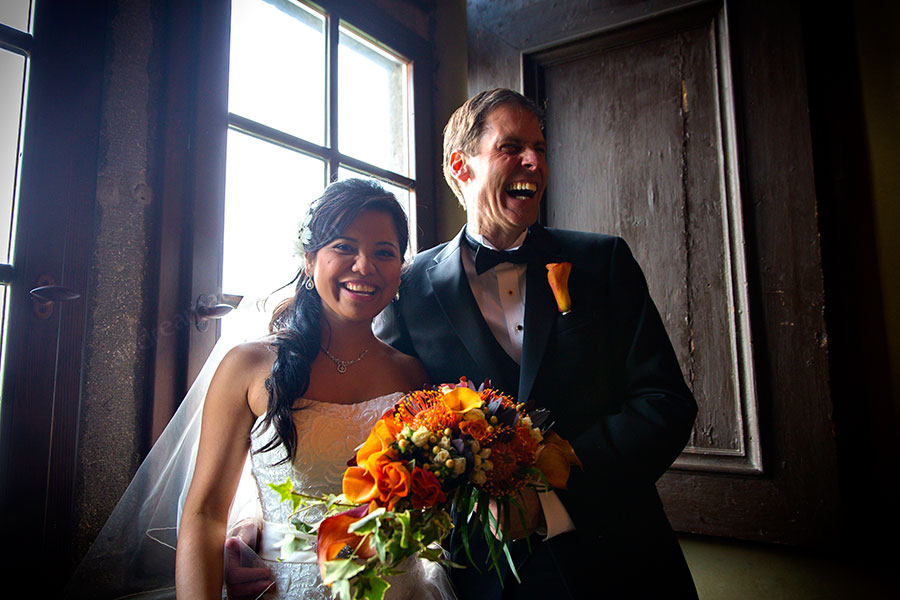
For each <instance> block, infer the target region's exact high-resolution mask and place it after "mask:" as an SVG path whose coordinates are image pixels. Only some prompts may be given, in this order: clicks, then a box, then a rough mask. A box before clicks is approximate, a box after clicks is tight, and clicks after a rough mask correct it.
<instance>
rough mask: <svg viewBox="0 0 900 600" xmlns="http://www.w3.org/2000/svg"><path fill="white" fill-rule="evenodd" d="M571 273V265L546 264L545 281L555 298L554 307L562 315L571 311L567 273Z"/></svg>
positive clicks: (564, 263)
mask: <svg viewBox="0 0 900 600" xmlns="http://www.w3.org/2000/svg"><path fill="white" fill-rule="evenodd" d="M571 272H572V263H567V262H563V263H549V264H547V281H549V282H550V289H552V290H553V297H554V298H556V306H557V307H558V308H559V312H561V313H562V314H564V315H565V314H568V313H570V312H571V311H572V299H571V298H570V297H569V273H571Z"/></svg>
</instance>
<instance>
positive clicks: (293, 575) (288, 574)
mask: <svg viewBox="0 0 900 600" xmlns="http://www.w3.org/2000/svg"><path fill="white" fill-rule="evenodd" d="M402 395H403V394H402V393H401V392H397V393H395V394H390V395H388V396H381V397H379V398H373V399H372V400H368V401H366V402H360V403H358V404H333V403H328V402H316V401H313V400H301V401H300V404H299V406H300V409H301V410H300V411H299V412H298V413H297V415H296V422H297V453H296V457H295V459H294V464H293V466H292V465H290V464H288V463H287V462H284V463H282V464H280V465H274V463H276V462H278V461H279V460H281V459H282V458H283V457H284V450H283V447H282V448H279V449H277V450H273V451H271V452H266V453H252V454H251V467H252V473H253V478H254V479H255V481H256V485H257V489H258V493H259V498H260V500H261V504H262V511H263V518H264V520H265V523H264V526H263V536H262V542H261V544H260V556H261V557H262V558H263V559H264V561H265V562H266V565H265V566H267V567H268V568H269V569H271V571H272V574H273V575H274V578H275V582H276V583H275V586H276V589H275V592H274V593H269V594H266V595H265V596H264V598H266V599H267V600H268V599H270V598H285V599H287V598H291V599H294V598H304V599H310V600H326V599H329V598H331V594H330V593H329V589H328V587H326V586H325V585H323V584H322V580H321V578H320V576H319V566H318V565H317V564H316V562H315V556H314V555H312V556H310V557H309V559H308V560H307V561H306V562H298V563H288V562H277V557H278V556H279V553H280V550H279V548H278V547H277V546H276V545H275V544H276V543H277V542H279V541H281V539H282V536H283V534H284V527H285V524H286V523H287V520H288V517H289V516H290V513H291V505H290V503H289V502H282V501H281V499H280V497H279V495H278V494H277V493H276V492H275V491H274V490H272V489H271V488H270V487H269V486H268V484H269V483H283V482H284V481H285V479H287V478H288V477H290V478H291V481H292V482H293V483H294V489H295V490H297V491H300V492H302V493H305V494H310V495H323V494H329V493H332V494H333V493H338V492H339V491H340V489H341V480H342V478H343V475H344V471H345V470H346V469H347V460H348V459H349V458H350V457H352V456H353V454H354V452H355V450H356V448H357V447H358V446H359V445H360V444H361V443H362V442H363V440H365V439H366V437H367V436H368V435H369V431H370V430H371V429H372V426H373V425H374V424H375V422H376V421H377V420H378V419H379V418H380V417H381V416H382V415H383V414H384V413H385V411H387V410H388V409H389V408H390V407H391V406H393V405H394V403H395V402H396V401H397V400H399V399H400V398H401V397H402ZM271 436H272V431H271V429H270V430H268V431H263V432H259V431H256V430H254V435H253V436H252V437H251V448H252V449H253V450H256V449H258V448H260V447H262V446H263V445H265V443H266V442H268V441H269V439H271ZM316 508H319V507H316ZM320 515H321V512H316V511H310V512H308V513H304V516H303V520H304V521H305V522H308V523H315V522H317V521H318V520H319V518H320ZM403 568H404V571H405V572H404V573H402V574H400V575H396V576H394V577H392V578H391V579H390V580H389V582H390V586H391V587H390V588H388V591H387V594H386V598H387V599H388V600H413V599H416V600H418V599H419V598H422V599H435V600H437V599H440V598H452V592H451V591H450V584H449V581H448V578H447V576H446V574H445V573H444V572H443V570H442V569H441V567H440V566H439V565H437V564H435V563H431V562H429V561H424V560H407V561H406V562H405V563H404V564H403Z"/></svg>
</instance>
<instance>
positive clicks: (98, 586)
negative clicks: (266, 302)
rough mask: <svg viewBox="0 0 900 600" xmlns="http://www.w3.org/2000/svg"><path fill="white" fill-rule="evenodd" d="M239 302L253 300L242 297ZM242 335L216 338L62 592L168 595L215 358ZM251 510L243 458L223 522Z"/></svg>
mask: <svg viewBox="0 0 900 600" xmlns="http://www.w3.org/2000/svg"><path fill="white" fill-rule="evenodd" d="M246 304H250V305H251V306H252V305H253V303H252V302H246V301H245V302H243V303H242V305H246ZM252 312H255V311H254V309H253V308H243V306H242V308H241V309H239V310H235V311H233V313H232V314H233V315H234V316H235V317H238V318H240V317H242V316H243V317H244V318H247V317H249V318H253V317H254V315H248V314H247V313H252ZM235 313H244V314H243V315H240V316H239V314H235ZM231 318H232V317H231V316H229V319H231ZM256 318H257V319H258V317H256ZM228 329H232V328H228ZM263 332H264V330H260V333H263ZM257 337H259V336H257ZM241 341H243V337H241V336H240V334H231V335H230V336H227V337H226V336H223V337H222V338H220V339H219V341H218V342H217V343H216V345H215V347H214V348H213V350H212V352H211V353H210V355H209V358H208V359H207V361H206V364H205V365H204V366H203V369H202V370H201V371H200V374H199V375H198V376H197V379H196V380H195V381H194V384H193V385H192V386H191V388H190V390H189V391H188V393H187V395H186V396H185V398H184V400H183V401H182V403H181V406H179V408H178V410H177V411H176V413H175V416H173V417H172V420H171V421H170V422H169V424H168V426H166V429H165V431H163V433H162V435H161V436H160V437H159V440H157V442H156V443H155V444H154V445H153V449H152V450H151V451H150V453H149V454H148V455H147V458H146V459H145V460H144V462H143V463H142V464H141V466H140V468H139V469H138V470H137V473H136V474H135V476H134V479H132V481H131V483H130V484H129V485H128V488H127V489H126V490H125V493H124V494H123V496H122V498H121V499H120V500H119V502H118V504H116V507H115V508H114V509H113V512H112V514H111V515H110V517H109V519H108V520H107V521H106V524H105V525H104V526H103V529H101V531H100V534H99V535H98V536H97V539H96V540H95V541H94V543H93V545H91V547H90V549H89V550H88V552H87V554H86V555H85V557H84V559H83V560H82V561H81V563H80V564H79V565H78V567H77V569H76V570H75V572H74V574H73V575H72V578H71V579H70V580H69V583H68V585H67V586H66V588H65V590H64V592H63V598H67V599H69V598H71V599H81V598H85V599H86V598H91V599H116V598H144V599H157V598H174V597H175V544H176V539H177V528H178V525H179V523H180V521H181V510H182V506H184V500H185V497H186V496H187V492H188V487H189V486H190V482H191V477H192V476H193V473H194V462H195V460H196V456H197V444H198V442H199V439H200V421H201V416H202V412H203V404H204V401H205V399H206V393H207V390H208V389H209V383H210V380H211V379H212V377H213V374H215V372H216V369H217V368H218V366H219V363H220V362H221V361H222V358H223V357H224V356H225V354H227V353H228V351H229V350H230V349H231V348H233V347H234V346H235V345H237V344H238V343H240V342H241ZM258 514H260V508H259V498H258V493H257V491H256V486H255V483H254V482H253V479H252V476H251V475H250V468H249V461H247V462H246V463H245V464H244V472H243V474H242V476H241V483H240V485H239V487H238V491H237V494H236V495H235V500H234V502H233V503H232V506H231V511H230V513H229V524H230V523H234V522H235V521H237V520H238V518H241V517H246V516H256V515H258Z"/></svg>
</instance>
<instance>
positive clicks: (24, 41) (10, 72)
mask: <svg viewBox="0 0 900 600" xmlns="http://www.w3.org/2000/svg"><path fill="white" fill-rule="evenodd" d="M30 21H31V1H30V0H8V1H7V0H2V2H0V374H2V373H3V362H4V361H3V356H4V353H3V347H4V342H5V339H6V329H7V327H6V320H7V303H6V297H7V286H8V285H9V284H10V283H12V278H13V272H14V267H13V255H14V247H13V242H14V236H15V232H16V228H15V217H16V210H15V208H16V197H17V195H18V190H17V187H18V186H17V184H18V173H19V164H20V162H19V158H20V157H21V147H22V146H21V141H22V123H23V117H24V113H25V111H24V107H25V102H24V100H25V86H26V82H27V73H28V69H27V66H28V58H27V57H28V47H29V46H30V45H31V35H30ZM0 384H2V377H0ZM0 387H2V385H0Z"/></svg>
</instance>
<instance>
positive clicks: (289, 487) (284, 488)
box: [269, 477, 294, 502]
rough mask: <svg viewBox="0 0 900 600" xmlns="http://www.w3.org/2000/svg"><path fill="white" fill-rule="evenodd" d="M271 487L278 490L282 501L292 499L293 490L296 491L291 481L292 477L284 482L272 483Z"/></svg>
mask: <svg viewBox="0 0 900 600" xmlns="http://www.w3.org/2000/svg"><path fill="white" fill-rule="evenodd" d="M269 487H270V488H272V489H273V490H275V491H276V492H278V497H279V498H281V501H282V502H286V501H287V500H290V499H291V492H293V491H294V484H293V483H291V478H290V477H288V478H287V481H285V482H284V483H270V484H269Z"/></svg>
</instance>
